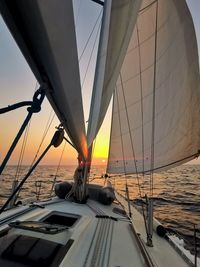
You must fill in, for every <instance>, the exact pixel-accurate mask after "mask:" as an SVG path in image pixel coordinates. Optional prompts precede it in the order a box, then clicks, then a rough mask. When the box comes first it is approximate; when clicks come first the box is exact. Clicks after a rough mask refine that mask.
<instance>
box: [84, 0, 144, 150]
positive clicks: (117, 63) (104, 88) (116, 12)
mask: <svg viewBox="0 0 200 267" xmlns="http://www.w3.org/2000/svg"><path fill="white" fill-rule="evenodd" d="M140 4H141V0H118V1H105V2H104V12H103V18H102V28H101V33H100V41H99V49H98V55H97V64H96V71H95V79H94V86H93V94H92V101H91V108H90V116H89V123H88V133H87V139H88V144H89V146H90V145H91V144H92V142H93V140H94V138H95V137H96V135H97V133H98V130H99V128H100V126H101V124H102V122H103V119H104V116H105V114H106V111H107V108H108V105H109V103H110V99H111V96H112V93H113V90H114V87H115V84H116V81H117V77H118V75H119V71H120V69H121V65H122V62H123V59H124V56H125V54H126V50H127V47H128V44H129V41H130V38H131V35H132V31H133V27H134V25H135V22H136V18H137V13H138V10H139V7H140Z"/></svg>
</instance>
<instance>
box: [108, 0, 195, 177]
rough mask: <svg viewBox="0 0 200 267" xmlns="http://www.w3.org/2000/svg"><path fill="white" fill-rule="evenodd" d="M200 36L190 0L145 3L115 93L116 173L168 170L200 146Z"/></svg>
mask: <svg viewBox="0 0 200 267" xmlns="http://www.w3.org/2000/svg"><path fill="white" fill-rule="evenodd" d="M199 103H200V86H199V66H198V52H197V43H196V36H195V31H194V26H193V21H192V18H191V15H190V12H189V10H188V7H187V5H186V2H185V1H184V0H181V1H174V0H167V1H166V0H158V1H153V0H152V1H143V3H142V6H141V9H140V12H139V15H138V19H137V23H136V27H135V29H134V32H133V35H132V38H131V41H130V43H129V47H128V50H127V53H126V56H125V59H124V62H123V66H122V68H121V75H120V76H119V78H118V81H117V85H116V91H115V96H114V106H113V115H112V130H111V140H110V151H109V161H108V170H107V171H108V172H110V173H136V172H139V173H143V172H148V171H150V170H151V169H153V170H155V171H156V170H164V169H167V168H170V167H173V166H176V165H179V164H182V163H183V162H186V161H189V160H191V159H193V158H194V157H195V156H196V155H198V153H199V149H200V124H199V117H200V105H199Z"/></svg>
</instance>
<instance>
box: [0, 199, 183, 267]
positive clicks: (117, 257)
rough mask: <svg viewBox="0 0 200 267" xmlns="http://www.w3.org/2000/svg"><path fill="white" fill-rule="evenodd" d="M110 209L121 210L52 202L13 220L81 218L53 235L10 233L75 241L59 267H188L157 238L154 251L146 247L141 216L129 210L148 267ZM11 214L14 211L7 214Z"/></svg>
mask: <svg viewBox="0 0 200 267" xmlns="http://www.w3.org/2000/svg"><path fill="white" fill-rule="evenodd" d="M118 197H119V200H120V202H123V204H124V205H125V204H126V203H125V201H124V200H123V198H121V197H120V196H118ZM55 200H56V201H55ZM44 205H45V204H44ZM113 207H118V208H120V206H119V205H117V204H113V205H112V206H104V205H102V204H100V203H98V202H96V201H93V200H88V203H87V204H86V205H85V204H77V203H74V202H71V201H63V200H61V201H57V199H54V200H53V201H50V202H47V205H45V208H44V209H41V208H35V209H33V210H32V211H29V212H28V213H26V214H24V215H21V217H20V218H15V219H14V220H16V219H17V220H20V221H22V220H36V221H38V220H40V219H41V218H43V217H44V216H46V215H47V214H49V213H50V212H52V211H60V212H62V213H69V214H75V215H78V216H80V218H79V219H78V220H77V222H76V223H75V224H74V225H73V226H72V227H71V228H69V229H68V230H66V231H64V232H61V233H59V234H55V235H50V234H44V233H38V232H34V231H27V230H21V229H20V230H19V229H13V230H12V231H16V233H19V232H20V234H23V235H28V236H29V235H30V236H35V237H39V238H42V239H46V240H50V241H54V242H57V243H60V244H63V245H65V244H66V243H67V241H68V240H69V239H72V240H74V242H73V244H72V245H71V247H70V249H69V250H68V252H67V254H66V255H65V257H64V259H63V261H62V263H61V264H60V266H62V267H65V266H69V267H82V266H83V267H95V266H96V267H109V266H110V267H117V266H120V267H133V266H135V267H140V266H142V267H143V266H162V267H169V266H170V267H173V266H174V267H185V266H188V265H187V264H186V263H185V262H184V260H183V259H182V258H181V257H180V256H179V254H178V253H177V252H176V251H175V250H174V249H173V248H172V247H171V245H169V244H168V242H167V241H166V240H165V239H163V238H160V237H158V236H157V235H154V247H152V248H149V247H147V246H146V245H145V238H146V235H145V231H144V224H143V219H142V216H141V215H140V214H139V212H138V211H137V210H135V209H134V208H132V213H133V223H134V227H135V229H136V231H137V233H140V234H141V239H142V242H143V244H144V246H145V248H146V250H147V251H148V253H149V255H150V256H151V258H152V260H153V265H148V264H147V263H146V262H145V260H144V257H143V254H142V252H141V250H140V248H139V246H138V242H137V238H135V236H134V232H133V231H132V230H131V227H130V222H129V221H128V219H127V218H125V217H123V216H122V215H119V214H116V213H114V212H113V211H112V209H113ZM20 209H23V208H20ZM13 212H14V210H13V211H10V212H9V213H13ZM7 215H8V213H7V214H6V213H4V215H3V216H2V217H5V216H7ZM96 215H106V216H109V217H107V218H96V217H95V216H96ZM2 217H1V218H2ZM110 217H113V218H115V219H117V220H114V219H112V218H110ZM14 220H13V221H14ZM5 227H6V225H4V226H3V225H2V226H1V228H0V230H1V229H4V228H5Z"/></svg>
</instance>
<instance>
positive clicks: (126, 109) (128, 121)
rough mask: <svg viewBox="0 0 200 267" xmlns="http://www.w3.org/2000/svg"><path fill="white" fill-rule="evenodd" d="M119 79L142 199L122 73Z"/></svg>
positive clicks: (139, 187)
mask: <svg viewBox="0 0 200 267" xmlns="http://www.w3.org/2000/svg"><path fill="white" fill-rule="evenodd" d="M119 77H120V83H121V88H122V95H123V100H124V104H125V112H126V119H127V123H128V132H129V137H130V142H131V150H132V156H133V160H134V165H135V172H136V178H137V182H138V189H139V195H140V197H141V198H142V193H141V186H140V180H139V175H138V169H137V163H136V158H135V150H134V145H133V138H132V135H131V127H130V120H129V114H128V108H127V104H126V98H125V94H124V85H123V81H122V74H121V72H120V74H119Z"/></svg>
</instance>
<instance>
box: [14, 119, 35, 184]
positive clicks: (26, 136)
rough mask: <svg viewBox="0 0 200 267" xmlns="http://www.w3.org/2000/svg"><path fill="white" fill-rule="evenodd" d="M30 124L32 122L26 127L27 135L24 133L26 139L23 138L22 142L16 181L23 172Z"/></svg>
mask: <svg viewBox="0 0 200 267" xmlns="http://www.w3.org/2000/svg"><path fill="white" fill-rule="evenodd" d="M30 123H31V120H30V121H29V123H28V125H27V127H26V130H25V133H24V138H23V142H22V146H21V151H20V155H19V160H18V164H17V169H16V173H15V178H14V181H17V180H18V178H19V175H20V172H21V167H22V162H23V159H24V153H25V149H26V144H27V139H28V134H29V129H30Z"/></svg>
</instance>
